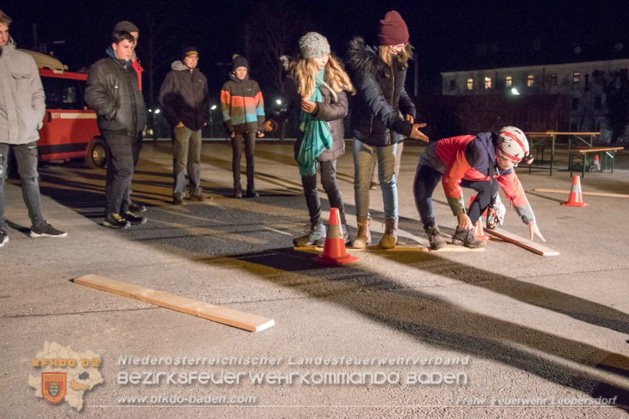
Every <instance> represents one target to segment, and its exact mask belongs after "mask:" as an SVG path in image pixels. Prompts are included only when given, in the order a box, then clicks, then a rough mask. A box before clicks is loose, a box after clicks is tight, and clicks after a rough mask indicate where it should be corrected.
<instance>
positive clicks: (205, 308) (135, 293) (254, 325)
mask: <svg viewBox="0 0 629 419" xmlns="http://www.w3.org/2000/svg"><path fill="white" fill-rule="evenodd" d="M73 281H74V282H75V283H76V284H80V285H84V286H86V287H90V288H95V289H97V290H101V291H106V292H111V293H112V294H117V295H121V296H123V297H129V298H133V299H135V300H139V301H143V302H145V303H149V304H155V305H157V306H160V307H164V308H169V309H171V310H175V311H179V312H181V313H186V314H191V315H193V316H197V317H201V318H203V319H207V320H212V321H215V322H218V323H222V324H226V325H228V326H233V327H237V328H240V329H244V330H248V331H250V332H260V331H262V330H264V329H268V328H269V327H272V326H274V325H275V321H274V320H273V319H267V318H264V317H260V316H256V315H254V314H249V313H245V312H242V311H238V310H232V309H231V308H225V307H221V306H216V305H213V304H208V303H205V302H203V301H197V300H193V299H192V298H186V297H180V296H178V295H175V294H169V293H167V292H162V291H157V290H154V289H151V288H145V287H141V286H139V285H134V284H130V283H128V282H122V281H116V280H114V279H109V278H105V277H102V276H98V275H85V276H82V277H80V278H75V279H74V280H73Z"/></svg>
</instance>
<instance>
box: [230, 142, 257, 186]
mask: <svg viewBox="0 0 629 419" xmlns="http://www.w3.org/2000/svg"><path fill="white" fill-rule="evenodd" d="M255 144H256V133H255V132H245V133H242V134H236V135H235V136H234V138H232V152H233V153H232V156H233V157H232V171H233V174H234V187H237V186H239V185H240V160H241V159H242V152H243V148H244V151H245V159H246V160H247V188H253V183H254V182H253V176H254V162H253V160H254V159H253V156H254V151H255Z"/></svg>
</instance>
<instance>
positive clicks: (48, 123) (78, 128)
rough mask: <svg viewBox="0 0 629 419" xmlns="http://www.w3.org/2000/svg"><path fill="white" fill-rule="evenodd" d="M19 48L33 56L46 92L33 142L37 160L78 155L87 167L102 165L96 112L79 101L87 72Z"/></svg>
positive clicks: (103, 156) (103, 152) (104, 157)
mask: <svg viewBox="0 0 629 419" xmlns="http://www.w3.org/2000/svg"><path fill="white" fill-rule="evenodd" d="M21 51H23V52H25V53H27V54H30V55H31V56H32V57H33V58H34V59H35V62H36V63H37V67H38V68H39V75H40V77H41V81H42V84H43V85H44V91H45V92H46V116H45V117H44V126H43V127H42V129H41V130H40V131H39V137H40V138H39V142H38V143H37V144H38V151H39V160H40V161H50V160H70V159H77V158H81V159H84V160H85V164H86V165H87V166H88V167H91V168H101V167H104V166H105V162H106V160H107V147H106V146H105V140H104V139H103V138H102V137H101V136H100V133H99V131H98V126H97V125H96V114H95V113H94V111H93V110H89V109H87V106H86V105H85V103H84V101H83V91H84V90H85V85H86V83H87V73H74V72H70V71H67V67H66V66H64V65H63V64H62V63H61V62H60V61H59V60H57V59H56V58H53V57H51V56H49V55H46V54H42V53H39V52H34V51H28V50H21Z"/></svg>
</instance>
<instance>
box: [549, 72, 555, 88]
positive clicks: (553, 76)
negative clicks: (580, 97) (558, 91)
mask: <svg viewBox="0 0 629 419" xmlns="http://www.w3.org/2000/svg"><path fill="white" fill-rule="evenodd" d="M550 85H551V86H557V73H550Z"/></svg>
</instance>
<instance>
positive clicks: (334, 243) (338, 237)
mask: <svg viewBox="0 0 629 419" xmlns="http://www.w3.org/2000/svg"><path fill="white" fill-rule="evenodd" d="M357 260H358V258H357V257H356V256H351V255H348V254H347V250H346V249H345V240H343V228H342V227H341V216H340V215H339V209H338V208H330V221H329V222H328V229H327V232H326V235H325V245H324V246H323V254H322V255H320V256H317V257H316V258H315V261H316V262H319V263H322V264H324V265H345V264H346V263H351V262H355V261H357Z"/></svg>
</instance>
